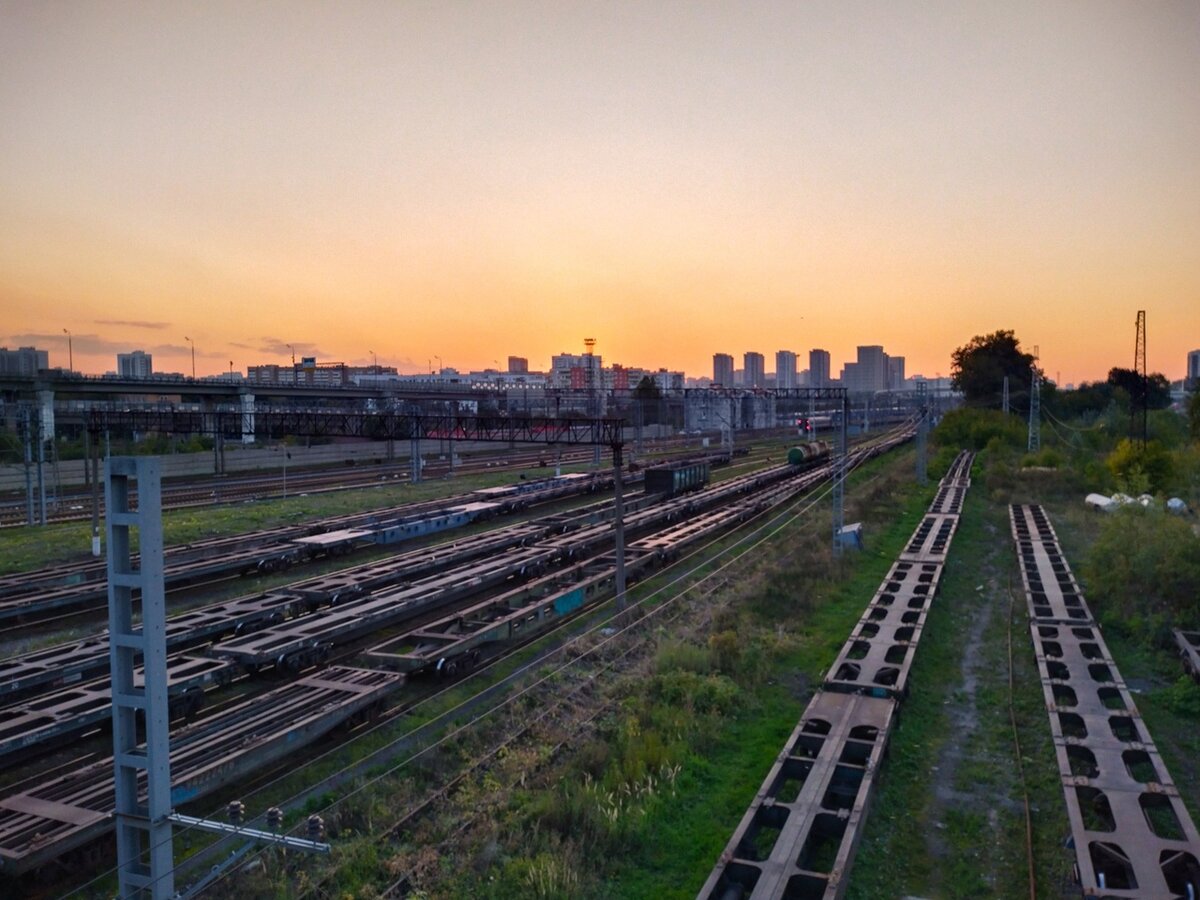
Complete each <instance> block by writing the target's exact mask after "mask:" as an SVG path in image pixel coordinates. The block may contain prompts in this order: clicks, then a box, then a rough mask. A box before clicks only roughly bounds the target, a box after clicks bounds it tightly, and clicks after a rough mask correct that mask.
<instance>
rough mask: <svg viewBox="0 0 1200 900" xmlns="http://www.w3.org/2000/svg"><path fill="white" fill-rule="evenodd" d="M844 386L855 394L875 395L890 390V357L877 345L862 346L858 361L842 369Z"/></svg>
mask: <svg viewBox="0 0 1200 900" xmlns="http://www.w3.org/2000/svg"><path fill="white" fill-rule="evenodd" d="M842 385H843V386H844V387H845V388H846V390H848V391H853V392H855V393H862V394H867V393H872V394H873V393H875V392H876V391H886V390H887V388H888V356H887V354H886V353H884V352H883V348H882V347H880V346H878V345H877V344H872V345H869V346H860V347H859V348H858V361H857V362H852V363H846V366H845V368H844V369H842Z"/></svg>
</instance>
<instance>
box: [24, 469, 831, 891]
mask: <svg viewBox="0 0 1200 900" xmlns="http://www.w3.org/2000/svg"><path fill="white" fill-rule="evenodd" d="M796 474H797V473H796V470H795V469H794V468H789V467H787V466H779V467H774V468H773V469H770V470H767V471H766V472H760V473H756V474H753V475H745V476H735V477H732V478H729V479H727V480H726V481H724V482H722V483H721V484H720V485H717V486H714V487H712V488H710V489H709V490H708V491H705V492H703V494H702V495H684V496H682V497H678V498H674V499H673V500H669V501H666V502H659V503H653V502H652V500H653V498H639V497H637V496H636V495H635V496H633V497H630V498H629V503H628V504H627V506H628V509H629V515H628V516H627V528H628V531H629V536H630V545H629V548H630V564H631V566H630V567H631V570H632V571H633V573H634V575H635V576H636V574H637V573H639V572H642V571H650V570H651V569H653V568H654V567H657V566H659V565H662V564H665V563H667V562H669V560H670V559H671V558H672V553H671V549H670V548H671V545H672V543H674V545H675V546H676V547H681V546H684V545H686V544H687V543H690V542H691V541H694V540H699V539H700V538H701V537H702V536H704V535H707V534H712V533H714V532H715V531H719V530H721V529H723V528H729V527H732V526H734V525H736V524H737V523H738V522H739V521H742V520H743V519H744V518H745V517H746V516H748V515H750V514H752V512H753V511H755V510H759V509H762V508H766V507H767V506H769V505H771V504H774V503H778V502H782V501H783V499H785V498H786V497H788V496H791V495H793V494H794V493H795V492H796V491H797V490H800V489H802V488H803V486H805V485H807V484H809V483H811V482H812V481H815V480H819V479H820V478H823V477H825V473H812V474H810V475H808V476H803V477H802V478H795V477H794V476H795V475H796ZM606 507H609V508H607V509H606ZM610 507H611V504H607V503H599V504H592V505H591V506H590V507H587V508H585V509H583V510H578V511H575V512H573V513H564V514H557V515H552V516H546V517H543V519H542V520H539V521H537V522H530V523H521V524H520V525H516V526H511V527H509V528H506V529H503V530H501V531H499V532H493V533H485V534H482V535H478V536H475V537H473V538H472V539H470V541H472V542H473V541H478V542H479V543H478V546H477V547H476V548H475V549H474V551H471V552H474V553H475V554H476V555H475V556H474V557H472V558H470V559H461V558H459V559H457V560H456V556H457V555H458V554H459V553H460V550H459V548H460V546H461V544H462V543H464V542H455V543H454V544H447V545H444V547H445V553H446V555H445V557H443V558H441V559H431V558H422V557H428V556H429V555H430V552H429V551H414V552H412V553H411V554H409V555H408V558H407V559H406V560H405V561H404V562H402V563H401V562H398V561H393V564H392V565H391V566H390V568H388V571H386V572H385V571H380V567H381V564H370V565H368V566H366V567H362V568H361V569H360V570H359V571H357V572H353V571H352V572H343V573H335V574H333V575H328V576H321V577H320V578H319V579H312V580H310V581H309V582H302V583H301V584H299V585H295V586H292V587H291V588H285V589H279V590H277V591H274V592H269V593H268V594H263V595H256V596H253V597H249V598H239V599H238V600H235V601H229V602H227V603H225V604H216V605H214V606H213V607H208V608H204V609H201V610H195V611H193V612H190V613H187V614H185V615H183V616H176V617H172V619H170V620H169V621H168V641H175V642H176V646H183V645H185V644H191V645H192V646H199V645H202V644H211V646H208V647H207V649H206V650H205V651H204V652H205V655H204V656H202V657H199V658H200V659H205V660H210V661H212V660H215V661H218V662H221V663H226V664H229V663H233V664H235V665H236V668H237V670H238V671H241V672H246V673H251V674H253V673H255V672H257V671H259V670H260V669H261V668H264V667H266V668H271V669H273V670H275V671H276V672H277V673H279V677H291V678H296V677H300V676H299V672H300V670H304V669H306V668H309V667H310V666H312V665H314V664H317V663H319V662H320V661H321V660H323V659H325V658H327V657H329V656H336V657H337V658H338V659H339V660H348V659H350V658H352V656H353V655H354V654H355V653H358V652H360V651H361V649H362V647H363V646H364V645H365V643H369V642H370V640H371V639H372V638H374V639H375V640H376V641H377V640H378V636H379V631H380V630H381V629H391V628H395V627H396V626H397V625H398V624H400V623H403V622H404V620H405V619H406V618H411V617H412V616H414V615H422V616H425V619H426V621H425V622H424V624H419V623H418V624H417V626H416V627H415V629H412V628H410V632H409V633H408V638H409V639H412V638H413V636H416V635H420V634H421V633H423V632H424V633H427V632H428V631H429V630H430V629H434V628H441V627H444V625H445V622H446V614H445V613H444V612H443V614H442V618H441V619H437V618H436V616H435V612H436V610H437V609H442V610H444V609H446V604H455V603H458V604H460V605H461V604H463V603H465V604H467V608H466V609H465V610H464V611H460V612H459V613H457V614H452V615H454V616H456V617H457V618H458V620H459V621H460V622H472V621H481V620H480V617H481V615H482V609H481V607H482V605H484V604H488V603H489V602H490V601H487V600H484V601H478V600H473V598H474V597H476V595H478V594H479V593H480V592H484V591H489V590H491V591H495V590H496V589H497V588H501V596H500V597H499V598H498V599H499V601H500V603H501V605H502V606H504V607H506V608H507V612H508V615H507V617H505V622H504V624H505V626H506V628H508V632H507V636H506V637H505V638H504V639H502V640H498V641H497V640H495V639H482V632H479V633H476V634H474V635H473V636H472V639H473V640H474V643H473V644H471V645H470V646H469V647H464V649H465V651H466V653H468V654H474V653H476V652H477V651H480V650H484V651H491V650H494V649H495V648H497V647H499V648H502V649H503V648H508V647H511V646H513V645H514V641H519V640H527V639H528V636H529V635H532V634H534V633H536V632H537V631H538V629H534V628H525V627H521V626H522V624H524V625H527V624H528V623H529V621H530V614H531V612H532V611H533V609H534V607H535V606H536V607H537V609H539V610H542V611H545V610H548V609H553V610H554V612H555V614H556V618H559V619H561V618H563V617H565V616H566V615H569V614H571V613H573V612H575V611H577V610H578V609H579V608H582V607H583V606H584V605H586V603H587V599H586V598H585V599H584V600H583V601H582V602H580V603H577V604H573V605H571V606H570V608H563V606H562V604H558V606H557V608H555V604H556V601H557V599H561V598H555V597H552V596H550V594H551V593H553V590H554V589H555V587H557V588H559V589H560V590H559V594H560V595H561V594H562V593H563V592H562V590H561V588H562V586H563V584H564V581H565V580H568V579H569V577H570V576H571V575H572V574H579V575H581V576H583V577H585V578H591V579H592V580H593V581H594V582H596V583H597V584H599V585H600V586H599V587H598V588H597V589H596V590H595V591H593V598H594V597H598V596H601V595H602V594H603V593H604V583H605V580H606V579H608V580H611V577H612V576H611V573H607V574H606V573H605V567H609V568H611V566H612V552H611V548H612V543H611V542H612V525H611V516H612V513H611V508H610ZM721 508H726V513H725V515H724V517H721V516H718V515H716V513H717V512H718V511H719V510H720V509H721ZM698 522H701V523H704V527H697V523H698ZM489 541H490V542H491V544H490V546H488V547H486V549H485V548H484V545H485V544H486V543H487V542H489ZM522 544H526V546H521V545H522ZM434 549H437V548H434ZM462 552H463V553H466V552H467V551H466V550H463V551H462ZM456 563H457V567H455V568H447V566H454V565H455V564H456ZM383 565H384V567H386V564H383ZM420 566H424V567H425V568H424V569H423V570H422V569H420ZM421 571H424V572H427V573H428V575H427V577H426V578H424V579H422V578H419V577H417V574H418V573H419V572H421ZM547 572H549V574H546V573H547ZM597 576H599V579H598V581H597ZM577 588H578V586H577V585H574V586H571V587H570V589H569V591H571V592H574V591H576V590H577ZM518 598H520V599H518ZM471 602H475V604H476V605H475V606H470V603H471ZM522 604H524V605H523V606H522ZM490 609H491V610H492V611H493V612H496V611H498V610H499V609H500V606H497V605H496V604H495V603H494V602H493V603H492V606H491V607H490ZM239 615H246V616H249V617H250V618H249V619H246V620H243V621H241V622H238V621H235V620H236V619H237V617H238V616H239ZM430 619H432V621H429V620H430ZM239 624H241V625H242V628H241V633H239V628H238V626H239ZM514 624H516V625H517V627H515V628H514V627H513V626H514ZM185 636H186V637H185ZM403 636H404V635H402V637H403ZM485 645H486V646H485ZM102 647H103V640H102V639H100V638H95V639H86V640H85V641H83V642H79V643H77V644H74V645H69V646H63V647H59V648H48V649H47V650H46V651H39V653H37V654H29V655H26V656H25V657H18V658H15V659H14V660H9V661H7V662H6V663H5V665H8V666H9V668H8V669H3V668H0V687H6V688H9V689H10V690H9V693H10V694H15V693H17V692H16V691H15V690H14V689H15V688H17V687H18V686H21V687H22V689H26V690H30V691H32V695H31V694H26V696H25V697H24V698H23V703H24V707H23V708H24V709H25V710H26V711H28V710H29V708H30V706H33V705H36V706H38V707H47V706H50V707H53V706H54V705H55V700H54V695H53V694H52V693H51V694H48V693H46V692H47V691H48V690H49V689H50V686H51V685H52V684H53V682H54V680H55V679H57V678H61V677H63V674H64V672H66V673H68V674H67V677H78V678H80V679H82V678H83V677H84V676H83V674H82V670H81V669H79V667H80V665H81V663H82V660H83V659H84V658H85V657H86V656H88V655H89V654H90V655H91V657H92V658H93V660H94V661H95V663H96V664H99V665H104V664H106V662H107V654H106V649H101V648H102ZM451 656H453V654H448V653H447V652H446V651H445V650H444V649H440V648H438V649H434V650H429V649H428V648H427V649H426V651H425V656H424V657H423V659H424V660H425V661H424V662H423V663H422V664H421V665H419V666H412V665H409V666H407V667H406V668H407V670H408V671H410V672H411V671H417V670H424V669H434V670H437V668H438V667H437V661H438V660H445V659H447V658H449V657H451ZM455 658H456V659H461V657H455ZM13 664H15V668H14V667H13ZM463 668H464V669H465V668H466V667H465V666H464V667H463ZM77 670H78V672H79V674H78V675H77V676H75V675H73V674H72V673H74V672H75V671H77ZM321 671H324V670H321ZM442 671H444V674H457V673H458V671H460V670H459V669H458V668H457V667H452V668H445V667H444V668H443V670H442ZM26 676H28V677H26ZM314 677H315V678H317V680H320V676H319V673H318V675H317V676H314V675H308V676H305V678H303V679H301V680H302V681H306V682H309V683H311V681H312V679H313V678H314ZM392 677H394V676H392ZM30 678H32V679H33V680H32V681H31V680H29V679H30ZM216 679H217V676H214V680H216ZM310 686H311V684H310ZM91 687H92V690H93V695H92V699H91V702H90V705H89V706H88V710H89V714H90V715H93V716H94V715H97V712H96V708H97V705H98V703H97V701H96V698H95V690H96V686H91ZM99 690H100V692H101V694H102V692H103V686H100V687H99ZM281 690H282V689H281ZM185 691H186V689H185ZM272 696H273V695H270V694H268V695H266V696H259V697H258V698H257V699H253V700H247V701H246V702H247V703H252V704H254V705H253V706H248V707H246V708H247V709H250V710H259V712H260V713H262V714H265V713H266V712H267V710H268V709H269V708H270V707H271V706H272V705H273V704H274V702H275V701H274V700H272V699H271V697H272ZM21 707H22V704H21V703H17V704H15V706H14V707H10V709H9V710H5V711H3V712H0V718H2V717H3V715H6V714H9V713H10V712H12V711H13V709H14V708H21ZM235 707H236V709H238V710H242V704H241V703H240V702H239V703H238V704H234V705H233V706H232V707H229V708H227V709H226V710H223V711H222V715H224V713H225V712H228V711H229V709H233V708H235ZM238 714H239V715H241V714H242V713H241V712H239V713H238ZM253 714H254V713H252V712H247V713H246V715H251V716H252V715H253ZM211 718H212V719H213V720H214V721H215V720H216V719H217V718H219V717H211ZM339 721H342V720H339ZM206 722H209V719H207V718H206V719H204V720H202V721H201V722H200V723H198V724H197V726H191V728H196V727H198V726H200V725H204V724H205V723H206ZM214 727H217V726H215V725H214ZM330 727H336V725H333V726H330ZM326 730H328V729H326ZM185 732H186V733H187V734H191V733H194V732H192V731H188V730H186V729H185ZM59 736H60V737H61V733H59ZM0 746H3V745H2V744H0ZM269 756H270V753H269V751H268V752H265V753H262V754H257V753H252V754H250V756H248V757H247V760H246V761H244V762H241V761H239V762H238V763H237V765H238V766H241V767H243V768H244V769H245V770H246V771H248V770H249V767H250V766H251V763H250V762H249V760H250V759H251V758H258V757H261V758H262V759H263V760H265V761H267V762H269ZM173 759H174V751H173ZM240 759H241V758H240V757H239V760H240ZM173 765H174V764H173ZM109 771H110V772H111V767H110V768H109ZM52 780H53V779H52ZM222 783H224V782H222ZM56 790H57V788H53V787H51V786H48V784H47V783H46V782H45V781H44V780H42V779H32V780H30V781H29V782H27V783H23V784H20V785H18V786H17V788H16V791H15V793H13V794H10V795H7V796H6V797H3V798H0V844H3V842H4V841H5V840H8V838H7V837H5V836H6V835H9V836H11V846H9V848H8V850H9V855H8V856H4V855H3V853H0V864H3V866H4V868H5V871H7V872H9V873H14V872H21V871H27V870H29V869H31V868H36V867H37V866H39V865H42V864H44V862H45V861H46V860H49V859H54V858H57V856H56V853H55V851H54V850H53V849H51V845H53V844H55V843H57V845H58V847H59V850H60V851H63V849H64V848H67V847H68V846H70V847H74V846H76V845H77V844H76V843H73V841H74V840H75V838H74V837H68V838H64V841H65V842H60V841H58V838H55V839H54V840H49V841H47V840H46V839H44V838H36V839H30V838H29V835H30V834H34V833H36V827H35V826H34V825H31V824H30V822H29V821H28V817H29V816H30V815H34V816H35V817H36V814H37V811H38V810H40V811H41V813H45V814H48V815H49V816H50V823H48V825H47V827H46V829H44V830H45V831H46V832H47V833H54V834H58V833H59V831H60V826H67V825H71V823H72V822H73V823H74V824H75V825H77V826H79V828H80V829H83V830H86V831H87V836H85V837H79V843H82V842H84V841H86V840H90V839H91V838H92V837H94V836H95V834H96V833H98V832H96V831H95V829H96V828H97V827H98V820H96V819H95V818H94V817H93V816H91V815H89V814H88V813H85V812H81V811H79V810H81V809H91V807H90V806H86V805H82V806H81V805H79V804H75V806H74V807H72V804H73V803H74V801H73V800H70V799H68V800H66V801H60V800H55V801H52V802H62V803H64V807H72V809H70V810H68V809H66V808H64V807H53V806H49V805H46V804H44V803H41V801H42V800H47V799H48V798H49V797H50V796H52V795H55V794H54V792H55V791H56ZM64 790H66V789H64ZM71 790H75V789H74V788H71ZM46 792H49V793H46ZM55 796H56V795H55ZM62 796H64V797H73V796H75V795H74V794H71V793H70V791H67V792H66V793H63V794H62ZM197 796H198V794H197ZM13 797H15V798H16V799H12V798H13ZM39 804H41V805H39ZM76 807H77V808H76ZM92 812H93V813H94V812H95V810H92ZM56 813H57V814H59V815H58V818H55V815H56ZM6 817H7V818H6ZM13 817H16V818H13ZM22 817H24V818H22ZM66 819H70V820H71V821H70V822H68V821H65V820H66ZM10 826H11V827H10ZM6 828H7V830H6ZM62 833H63V834H70V835H76V836H77V832H76V831H74V830H72V829H71V828H67V829H66V830H65V831H63V832H62ZM79 833H82V832H79ZM23 840H24V841H27V843H25V844H22V841H23ZM29 840H32V843H28V841H29ZM34 844H36V847H35V846H34Z"/></svg>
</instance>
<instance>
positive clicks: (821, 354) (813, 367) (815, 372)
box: [808, 350, 829, 388]
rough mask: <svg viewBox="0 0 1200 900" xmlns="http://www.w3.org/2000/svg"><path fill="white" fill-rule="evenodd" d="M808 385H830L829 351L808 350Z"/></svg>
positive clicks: (815, 386)
mask: <svg viewBox="0 0 1200 900" xmlns="http://www.w3.org/2000/svg"><path fill="white" fill-rule="evenodd" d="M808 386H809V387H814V388H823V387H829V351H828V350H809V351H808Z"/></svg>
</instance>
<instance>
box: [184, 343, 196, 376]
mask: <svg viewBox="0 0 1200 900" xmlns="http://www.w3.org/2000/svg"><path fill="white" fill-rule="evenodd" d="M183 339H184V340H185V341H187V342H188V343H189V344H190V345H191V347H192V381H195V380H196V342H195V341H193V340H192V339H191V338H190V337H188V336H187V335H186V334H185V335H184V336H183Z"/></svg>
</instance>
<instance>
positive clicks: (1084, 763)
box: [1009, 505, 1200, 898]
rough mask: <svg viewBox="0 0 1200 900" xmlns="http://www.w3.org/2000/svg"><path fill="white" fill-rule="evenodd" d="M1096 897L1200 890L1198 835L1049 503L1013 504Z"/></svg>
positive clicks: (1041, 658)
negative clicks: (1077, 573) (1083, 587)
mask: <svg viewBox="0 0 1200 900" xmlns="http://www.w3.org/2000/svg"><path fill="white" fill-rule="evenodd" d="M1009 517H1010V521H1011V525H1012V536H1013V542H1014V544H1015V545H1016V550H1017V557H1018V561H1019V563H1020V567H1021V580H1022V582H1023V585H1024V589H1025V599H1026V603H1027V605H1028V607H1029V630H1030V633H1031V636H1032V638H1033V647H1034V653H1035V654H1036V656H1037V665H1038V673H1039V675H1040V676H1041V682H1042V695H1043V697H1044V699H1045V702H1046V712H1047V713H1048V714H1049V717H1050V728H1051V730H1052V731H1053V733H1054V750H1055V755H1056V756H1057V758H1058V770H1059V778H1060V780H1061V782H1062V789H1063V795H1064V797H1065V798H1066V803H1067V816H1068V819H1069V821H1070V827H1071V838H1072V842H1073V844H1074V849H1075V859H1076V866H1075V871H1076V878H1077V880H1078V882H1079V886H1080V889H1081V890H1082V892H1083V894H1084V896H1087V897H1106V898H1116V897H1182V898H1194V897H1197V896H1200V834H1198V833H1197V831H1196V826H1195V824H1194V823H1193V822H1192V818H1191V816H1190V815H1189V814H1188V810H1187V807H1186V806H1185V805H1184V803H1183V801H1182V799H1181V798H1180V796H1179V789H1178V788H1177V787H1176V786H1175V783H1174V782H1173V781H1172V780H1171V775H1170V773H1169V772H1168V771H1167V767H1166V764H1165V763H1164V762H1163V759H1162V756H1161V755H1160V754H1159V752H1158V749H1157V748H1156V747H1155V745H1154V739H1153V738H1152V737H1151V736H1150V732H1149V729H1148V728H1147V727H1146V723H1145V722H1144V721H1143V720H1142V717H1141V715H1140V713H1139V712H1138V709H1137V705H1136V704H1135V703H1134V700H1133V696H1132V695H1131V694H1130V692H1129V689H1128V688H1127V687H1126V685H1125V682H1124V680H1123V679H1122V678H1121V673H1120V672H1119V671H1118V669H1117V665H1116V663H1115V662H1114V661H1113V658H1112V654H1111V653H1110V652H1109V649H1108V646H1107V645H1106V644H1105V642H1104V636H1103V635H1102V634H1101V633H1100V628H1099V627H1098V625H1097V623H1096V621H1095V619H1094V618H1093V617H1092V613H1091V610H1090V609H1089V608H1088V605H1087V600H1086V599H1085V598H1084V595H1083V592H1082V591H1081V590H1080V589H1079V584H1078V583H1077V582H1076V580H1075V577H1074V575H1073V574H1072V573H1071V568H1070V566H1069V565H1068V564H1067V560H1066V557H1065V556H1064V555H1063V552H1062V548H1061V547H1060V545H1059V542H1058V536H1057V535H1056V534H1055V532H1054V528H1053V526H1052V525H1051V524H1050V519H1049V517H1048V516H1047V515H1046V512H1045V510H1044V509H1042V507H1040V506H1036V505H1014V506H1012V507H1010V508H1009Z"/></svg>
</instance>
